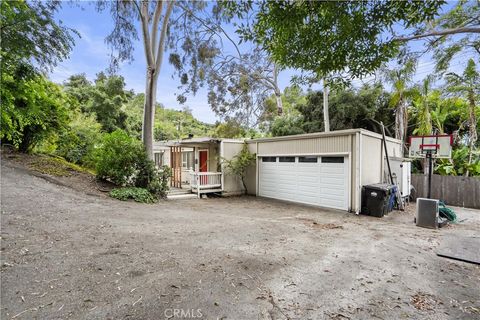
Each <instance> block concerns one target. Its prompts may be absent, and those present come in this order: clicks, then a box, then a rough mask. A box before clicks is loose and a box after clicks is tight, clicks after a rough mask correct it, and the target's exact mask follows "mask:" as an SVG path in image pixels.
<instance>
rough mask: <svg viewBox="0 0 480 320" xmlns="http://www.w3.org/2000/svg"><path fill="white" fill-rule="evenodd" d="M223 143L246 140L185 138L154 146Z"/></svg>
mask: <svg viewBox="0 0 480 320" xmlns="http://www.w3.org/2000/svg"><path fill="white" fill-rule="evenodd" d="M221 141H225V142H244V141H245V139H226V138H213V137H193V138H185V139H178V140H167V141H155V142H154V145H155V146H157V147H162V146H180V145H192V144H205V143H219V142H221Z"/></svg>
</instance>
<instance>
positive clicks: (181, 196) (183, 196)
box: [167, 193, 198, 200]
mask: <svg viewBox="0 0 480 320" xmlns="http://www.w3.org/2000/svg"><path fill="white" fill-rule="evenodd" d="M197 198H198V196H197V195H196V194H193V193H187V194H172V195H171V194H169V195H167V199H168V200H184V199H197Z"/></svg>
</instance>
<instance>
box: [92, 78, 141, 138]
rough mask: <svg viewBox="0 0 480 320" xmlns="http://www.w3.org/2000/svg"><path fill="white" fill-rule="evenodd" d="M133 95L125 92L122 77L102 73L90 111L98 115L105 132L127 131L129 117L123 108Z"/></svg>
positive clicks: (93, 91)
mask: <svg viewBox="0 0 480 320" xmlns="http://www.w3.org/2000/svg"><path fill="white" fill-rule="evenodd" d="M132 95H133V92H131V91H126V90H125V80H124V79H123V77H122V76H117V75H110V76H106V75H105V74H104V73H103V72H100V73H99V74H97V79H96V80H95V87H94V90H92V91H91V97H90V101H89V102H88V110H89V112H92V113H94V114H95V115H96V117H97V121H98V122H99V123H100V124H101V125H102V128H103V130H105V131H107V132H113V131H115V130H116V129H126V123H125V122H126V118H127V115H126V113H125V112H124V110H123V109H124V108H123V106H124V104H125V103H126V102H127V101H128V100H129V98H130V97H131V96H132Z"/></svg>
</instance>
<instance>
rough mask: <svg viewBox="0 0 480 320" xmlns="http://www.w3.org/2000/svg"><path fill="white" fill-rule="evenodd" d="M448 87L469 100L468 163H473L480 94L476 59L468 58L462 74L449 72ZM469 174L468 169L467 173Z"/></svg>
mask: <svg viewBox="0 0 480 320" xmlns="http://www.w3.org/2000/svg"><path fill="white" fill-rule="evenodd" d="M446 78H447V83H448V89H449V90H450V91H451V92H456V93H460V94H463V95H464V96H465V98H466V99H467V101H468V106H469V108H468V115H469V116H468V123H469V132H468V146H469V149H470V154H469V158H468V164H470V163H471V161H472V157H473V152H474V149H475V143H476V142H477V138H478V136H477V117H476V114H475V113H476V108H477V107H476V105H477V99H478V96H479V94H480V73H479V72H478V70H477V67H476V64H475V61H473V59H470V60H468V63H467V67H466V68H465V70H464V71H463V74H462V75H458V74H456V73H448V74H447V77H446ZM466 176H468V170H467V173H466Z"/></svg>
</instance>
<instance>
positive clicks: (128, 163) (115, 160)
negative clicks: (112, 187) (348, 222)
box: [95, 129, 145, 186]
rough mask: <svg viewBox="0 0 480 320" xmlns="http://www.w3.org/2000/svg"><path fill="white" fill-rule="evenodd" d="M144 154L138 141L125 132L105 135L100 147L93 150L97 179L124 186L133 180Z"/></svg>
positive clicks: (117, 131) (120, 131)
mask: <svg viewBox="0 0 480 320" xmlns="http://www.w3.org/2000/svg"><path fill="white" fill-rule="evenodd" d="M144 154H145V150H144V149H143V146H142V144H141V143H140V141H138V140H135V139H133V138H132V137H130V136H129V135H128V134H127V133H126V132H124V131H122V130H120V129H119V130H115V131H114V132H112V133H108V134H105V135H104V137H103V141H102V144H101V146H100V147H99V148H98V149H96V150H95V161H96V165H95V168H96V171H97V177H98V178H99V179H103V180H109V181H111V182H113V183H114V184H116V185H119V186H125V185H127V183H129V182H131V181H132V179H133V178H134V173H136V171H137V167H138V165H137V164H138V161H139V159H141V158H142V157H143V156H144Z"/></svg>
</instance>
